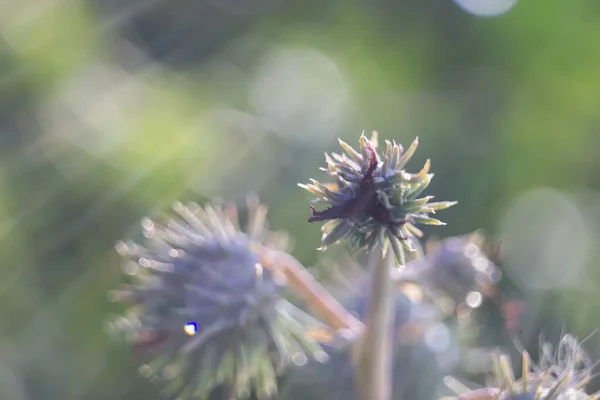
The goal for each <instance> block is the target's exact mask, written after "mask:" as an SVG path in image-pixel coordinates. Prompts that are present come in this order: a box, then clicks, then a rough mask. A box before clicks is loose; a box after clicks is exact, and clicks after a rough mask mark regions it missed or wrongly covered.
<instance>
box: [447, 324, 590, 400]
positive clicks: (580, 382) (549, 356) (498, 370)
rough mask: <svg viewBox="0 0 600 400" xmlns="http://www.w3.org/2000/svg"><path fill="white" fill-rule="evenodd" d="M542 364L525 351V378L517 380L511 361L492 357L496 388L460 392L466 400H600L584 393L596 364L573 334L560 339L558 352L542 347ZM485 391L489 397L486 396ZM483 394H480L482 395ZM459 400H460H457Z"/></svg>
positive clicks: (495, 356)
mask: <svg viewBox="0 0 600 400" xmlns="http://www.w3.org/2000/svg"><path fill="white" fill-rule="evenodd" d="M540 354H541V356H540V361H539V362H538V365H535V364H534V363H533V362H532V361H531V359H530V357H529V353H527V352H526V351H523V352H522V368H521V369H522V371H523V373H522V376H521V378H519V379H515V374H514V372H513V369H512V366H511V362H510V358H509V357H508V356H507V355H504V354H500V353H496V354H494V355H493V357H492V359H493V364H494V374H495V380H496V384H497V387H496V388H486V389H487V390H486V389H479V390H474V391H470V392H469V391H468V392H466V393H461V394H460V396H459V397H458V399H461V400H462V399H464V400H493V399H494V400H495V399H499V400H597V399H598V398H600V394H599V393H596V394H591V395H589V394H587V393H586V392H585V390H584V387H585V386H586V384H587V383H588V382H589V381H590V379H591V377H592V369H593V365H594V364H593V363H592V362H591V360H590V358H589V357H588V356H587V354H586V353H585V352H584V351H583V350H582V348H581V344H580V343H579V342H578V341H577V340H576V339H575V338H574V337H573V336H571V335H565V336H563V337H562V339H561V340H560V343H559V345H558V349H557V350H556V352H553V351H552V346H550V345H549V344H548V343H544V344H542V348H541V349H540ZM486 391H487V392H488V393H489V395H485V393H486ZM480 393H481V394H480ZM454 400H457V399H454Z"/></svg>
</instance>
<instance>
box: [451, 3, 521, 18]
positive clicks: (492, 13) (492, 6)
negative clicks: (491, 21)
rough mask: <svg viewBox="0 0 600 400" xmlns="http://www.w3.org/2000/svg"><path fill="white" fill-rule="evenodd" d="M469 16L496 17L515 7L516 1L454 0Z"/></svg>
mask: <svg viewBox="0 0 600 400" xmlns="http://www.w3.org/2000/svg"><path fill="white" fill-rule="evenodd" d="M454 2H455V3H456V4H458V6H459V7H460V8H462V9H463V10H465V11H466V12H468V13H469V14H473V15H476V16H478V17H497V16H498V15H502V14H504V13H506V12H508V11H510V10H511V9H512V8H513V7H514V6H516V5H517V3H518V0H454Z"/></svg>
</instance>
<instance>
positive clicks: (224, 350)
mask: <svg viewBox="0 0 600 400" xmlns="http://www.w3.org/2000/svg"><path fill="white" fill-rule="evenodd" d="M173 208H174V210H175V212H176V213H177V214H178V215H179V217H178V218H167V219H166V221H165V222H164V223H163V224H159V223H156V222H154V221H151V220H150V219H144V221H143V222H142V226H143V233H144V236H145V238H146V240H145V243H144V245H143V246H142V245H138V244H135V243H123V242H121V243H119V244H118V245H117V250H118V251H119V253H121V254H122V255H123V256H125V257H126V258H127V260H128V261H127V263H126V264H125V265H126V271H127V272H128V274H129V275H131V282H130V284H129V285H127V286H126V287H125V288H123V289H122V290H120V291H117V292H116V293H114V295H115V296H114V298H115V299H116V300H119V301H122V302H126V303H129V304H130V305H131V307H130V308H129V310H128V312H127V313H126V318H127V321H129V323H127V324H125V325H124V328H125V330H126V332H127V333H129V335H130V336H131V337H132V338H133V340H134V342H135V348H136V350H137V353H138V354H139V355H141V356H142V357H143V358H144V359H145V360H146V364H144V365H143V366H142V367H141V369H140V371H141V373H142V374H144V375H147V376H148V377H158V378H166V379H167V391H168V392H169V393H170V395H172V396H173V397H177V396H179V397H178V398H183V399H186V398H195V397H196V396H208V395H210V393H211V392H212V391H213V389H214V388H216V387H218V386H222V387H225V388H226V390H227V391H228V392H229V395H230V397H231V398H244V397H248V396H249V395H250V394H251V392H255V394H256V396H257V397H258V398H260V399H265V398H270V397H272V395H274V394H275V393H276V391H277V375H278V373H279V372H280V371H281V369H282V368H284V367H286V366H287V365H288V364H290V363H292V364H293V363H302V362H305V361H306V360H307V359H309V358H313V357H314V358H317V359H319V360H324V358H323V357H324V355H325V353H324V352H323V351H322V350H321V348H320V346H319V345H318V344H317V343H316V341H315V340H313V339H311V338H310V337H309V336H307V335H306V333H305V331H304V329H305V327H306V328H310V327H311V324H312V323H313V322H314V324H316V325H318V322H317V321H316V320H313V319H311V317H309V316H308V315H306V314H304V313H303V312H302V311H301V310H299V309H298V308H296V307H294V306H293V305H292V304H290V303H288V302H287V301H285V300H284V298H283V295H284V293H283V289H284V287H283V281H282V279H281V278H280V277H279V276H277V275H275V274H273V273H271V271H269V270H268V269H266V268H263V266H262V265H261V264H260V263H259V256H258V254H256V253H255V252H254V251H253V248H254V247H253V244H254V243H258V244H260V245H262V246H267V247H269V246H271V247H278V248H280V249H281V248H282V247H284V245H285V241H284V240H281V237H280V236H277V235H276V234H273V233H272V232H270V231H269V230H268V227H267V224H266V218H265V215H266V208H265V207H263V206H261V205H260V204H258V202H257V200H256V199H251V200H250V201H249V223H248V227H247V229H246V230H245V231H242V230H240V228H239V226H238V218H237V209H236V208H235V207H233V206H228V207H223V206H221V205H219V204H216V203H214V204H208V205H207V206H205V207H204V208H202V207H200V206H198V205H196V204H189V205H187V206H186V205H183V204H181V203H176V204H175V205H174V207H173ZM298 319H301V320H302V321H303V324H301V323H299V322H298Z"/></svg>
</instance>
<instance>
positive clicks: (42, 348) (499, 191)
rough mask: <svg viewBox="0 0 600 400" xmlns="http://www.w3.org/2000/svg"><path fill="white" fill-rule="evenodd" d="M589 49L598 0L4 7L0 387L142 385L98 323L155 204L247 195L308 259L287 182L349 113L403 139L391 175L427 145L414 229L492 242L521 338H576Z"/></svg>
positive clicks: (205, 0)
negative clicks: (527, 308) (122, 245)
mask: <svg viewBox="0 0 600 400" xmlns="http://www.w3.org/2000/svg"><path fill="white" fill-rule="evenodd" d="M599 65H600V3H598V2H597V1H595V0H579V1H571V2H569V1H556V0H521V1H518V2H517V1H515V0H487V1H483V0H480V1H476V0H460V1H459V0H456V1H453V0H373V1H358V0H345V1H342V0H330V1H327V2H320V1H314V0H309V1H303V2H294V1H286V0H245V1H243V0H118V1H117V0H87V1H85V0H35V1H34V0H29V1H26V0H2V1H0V141H1V143H0V144H1V145H0V154H1V157H0V241H1V242H0V304H2V306H1V307H0V310H1V311H0V313H1V314H0V315H1V317H0V398H1V399H14V400H21V399H36V400H37V399H138V398H139V399H142V398H143V399H153V398H158V396H157V395H155V393H156V389H155V388H154V387H153V386H152V384H151V383H150V382H147V381H145V380H143V379H142V378H140V377H139V376H138V374H137V370H136V366H135V364H133V363H131V360H130V358H129V357H128V353H127V352H126V351H125V350H124V347H123V346H121V345H120V344H119V343H116V344H115V342H114V341H112V340H111V339H110V338H109V337H108V336H107V334H106V320H107V318H108V317H110V315H111V313H113V312H114V310H113V307H112V305H110V304H109V303H108V302H107V297H106V293H107V291H108V290H109V289H111V288H113V287H115V286H116V285H117V284H118V283H119V279H120V275H121V269H120V260H119V258H118V256H117V254H116V253H115V251H114V248H113V247H114V243H115V242H116V241H117V240H119V239H127V238H131V237H134V236H135V235H136V234H137V232H138V222H139V220H140V219H141V218H142V217H143V216H145V215H148V214H151V213H153V212H155V211H157V210H162V209H165V208H166V207H168V206H169V205H170V204H171V203H172V202H173V201H174V200H177V199H180V200H194V201H198V202H203V201H205V200H206V199H208V198H211V197H215V196H219V197H222V198H225V199H228V200H232V201H235V202H238V203H241V202H242V201H243V199H244V196H245V194H246V193H247V192H256V193H258V194H259V195H260V196H261V198H262V200H263V201H264V202H266V203H267V204H268V205H269V207H270V221H271V226H272V227H274V228H277V229H285V230H287V231H289V232H290V233H291V235H292V236H293V238H294V242H295V247H294V252H293V254H294V255H295V256H296V257H297V258H298V259H299V260H300V261H302V262H303V263H305V264H306V265H314V264H316V263H317V262H318V259H319V257H320V256H321V254H320V253H318V252H317V251H316V250H315V249H316V248H317V247H318V246H319V239H320V231H319V225H317V224H308V223H306V220H307V218H308V216H309V210H308V200H309V196H308V195H306V194H305V193H304V192H303V191H302V190H301V189H299V188H298V187H297V186H296V183H297V182H306V181H307V180H308V178H309V177H315V178H319V177H321V176H322V175H321V173H320V172H319V171H318V166H321V165H324V159H323V152H324V151H327V152H330V151H336V152H338V151H339V146H338V145H337V141H336V139H337V137H341V138H343V139H344V140H345V141H347V142H349V143H351V144H356V143H357V140H358V137H359V135H360V133H361V131H362V130H363V129H364V130H367V131H370V130H377V131H379V134H380V140H383V139H395V140H396V141H398V142H400V143H403V144H404V145H405V146H406V145H408V144H409V143H410V142H411V141H412V140H413V139H414V137H415V136H419V138H420V143H421V144H420V147H419V149H418V151H417V154H416V156H415V157H414V161H412V162H411V164H410V166H409V167H410V168H409V169H412V170H414V171H416V170H418V169H420V167H421V166H422V164H423V162H424V161H425V159H426V158H431V160H432V169H433V172H435V174H436V176H435V178H434V180H433V183H432V184H431V187H430V189H429V193H432V194H435V195H436V197H437V198H439V199H440V200H458V202H459V204H458V205H457V206H456V207H453V208H452V209H450V210H448V211H445V212H444V216H443V218H442V219H443V220H444V221H446V222H448V226H447V227H442V228H439V227H438V228H434V229H430V230H427V231H426V233H427V234H433V235H436V236H450V235H458V234H465V233H468V232H471V231H474V230H476V229H483V230H485V232H486V233H487V234H488V235H491V236H493V237H495V238H498V239H501V240H503V242H504V243H505V245H506V247H507V249H508V250H509V256H508V259H507V261H506V263H505V265H504V274H505V277H507V278H508V279H509V280H510V281H511V282H513V283H514V285H515V286H516V287H517V288H518V289H519V290H520V291H521V293H523V295H525V296H528V299H529V300H530V301H531V302H532V304H534V306H535V307H536V308H535V310H536V311H535V312H534V316H533V318H531V327H530V329H529V328H528V327H524V328H523V337H524V338H523V339H524V341H526V342H528V343H533V344H535V345H536V346H537V339H538V338H537V333H536V332H537V331H535V329H534V328H533V326H543V325H544V324H546V323H549V324H551V323H559V324H565V326H566V327H568V329H569V330H570V331H571V332H573V333H575V334H577V335H579V336H580V337H584V336H587V335H588V334H589V333H590V332H592V331H593V330H594V329H595V328H596V327H598V326H600V309H599V305H600V291H598V287H599V284H600V268H598V267H599V266H600V253H599V252H598V246H597V243H598V239H599V237H600V236H599V233H600V194H599V190H600V158H599V157H598V153H599V152H600V132H599V130H600V108H599V107H598V104H599V103H600V67H599ZM528 329H529V330H528ZM528 332H531V333H528ZM528 335H529V336H528ZM586 346H587V348H588V349H589V350H590V353H591V354H592V356H593V357H594V358H598V356H599V355H600V351H599V350H600V335H597V336H595V337H592V338H591V339H590V340H589V341H588V342H587V344H586Z"/></svg>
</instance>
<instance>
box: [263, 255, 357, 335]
mask: <svg viewBox="0 0 600 400" xmlns="http://www.w3.org/2000/svg"><path fill="white" fill-rule="evenodd" d="M259 255H260V260H261V264H262V265H263V266H264V267H265V268H267V269H269V270H271V271H274V272H279V273H282V274H283V275H284V276H285V278H286V280H287V284H288V285H289V286H290V287H291V288H292V290H294V292H295V293H296V294H298V295H299V296H300V297H301V298H302V299H303V300H304V301H305V302H306V304H307V305H308V306H309V307H310V309H311V310H312V311H313V312H314V313H315V314H317V315H318V316H319V317H321V318H322V319H323V321H324V322H326V323H327V324H328V325H329V326H331V327H332V328H334V329H338V330H339V329H347V330H349V331H351V332H352V334H354V335H359V334H360V333H361V332H362V330H363V324H362V322H361V321H360V320H358V319H357V318H356V317H354V315H352V314H351V313H350V312H349V311H348V310H346V309H345V308H344V306H342V305H341V304H340V303H339V302H338V301H337V300H336V299H335V298H334V297H333V296H332V295H331V294H330V293H329V292H328V291H327V290H325V288H324V287H323V286H321V285H320V284H319V282H317V281H316V280H315V278H314V277H313V276H312V274H311V273H310V272H308V270H307V269H306V268H304V266H303V265H302V264H300V262H299V261H298V260H296V259H295V258H294V257H292V256H291V255H289V254H287V253H283V252H280V251H275V250H270V249H267V248H264V247H263V248H261V249H259Z"/></svg>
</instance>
